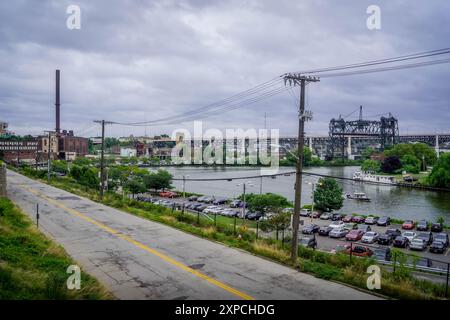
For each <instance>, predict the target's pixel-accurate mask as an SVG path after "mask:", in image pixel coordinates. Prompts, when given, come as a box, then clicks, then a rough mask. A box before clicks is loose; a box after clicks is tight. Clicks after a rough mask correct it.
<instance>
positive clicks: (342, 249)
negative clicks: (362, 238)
mask: <svg viewBox="0 0 450 320" xmlns="http://www.w3.org/2000/svg"><path fill="white" fill-rule="evenodd" d="M348 248H350V245H348V244H338V245H337V246H336V248H334V249H332V250H331V253H334V254H336V253H345V250H347V249H348Z"/></svg>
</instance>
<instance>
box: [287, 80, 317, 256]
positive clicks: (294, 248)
mask: <svg viewBox="0 0 450 320" xmlns="http://www.w3.org/2000/svg"><path fill="white" fill-rule="evenodd" d="M318 81H320V80H319V78H318V77H311V76H303V75H300V74H286V75H284V83H285V85H286V84H288V83H289V85H291V86H292V85H294V86H296V85H298V86H300V104H299V115H298V142H297V149H298V153H299V157H298V159H297V166H296V172H295V201H294V214H293V216H292V243H291V260H292V262H296V261H297V257H298V230H299V224H300V209H301V194H302V169H303V147H304V144H305V141H304V139H305V120H311V119H312V113H311V112H310V111H307V112H305V87H306V84H307V83H309V82H318Z"/></svg>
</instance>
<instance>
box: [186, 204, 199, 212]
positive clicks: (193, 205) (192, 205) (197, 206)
mask: <svg viewBox="0 0 450 320" xmlns="http://www.w3.org/2000/svg"><path fill="white" fill-rule="evenodd" d="M201 206H203V204H201V203H192V204H188V205H187V206H186V208H187V209H190V210H197V208H199V207H201Z"/></svg>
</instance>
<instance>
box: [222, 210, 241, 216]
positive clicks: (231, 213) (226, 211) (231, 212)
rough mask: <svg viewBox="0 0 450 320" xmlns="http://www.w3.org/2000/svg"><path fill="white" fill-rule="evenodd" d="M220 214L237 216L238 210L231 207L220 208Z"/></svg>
mask: <svg viewBox="0 0 450 320" xmlns="http://www.w3.org/2000/svg"><path fill="white" fill-rule="evenodd" d="M221 214H222V215H223V216H227V217H237V216H239V212H237V211H236V210H233V209H224V210H222V212H221Z"/></svg>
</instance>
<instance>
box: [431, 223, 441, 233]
mask: <svg viewBox="0 0 450 320" xmlns="http://www.w3.org/2000/svg"><path fill="white" fill-rule="evenodd" d="M431 231H433V232H442V224H440V223H432V224H431Z"/></svg>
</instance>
